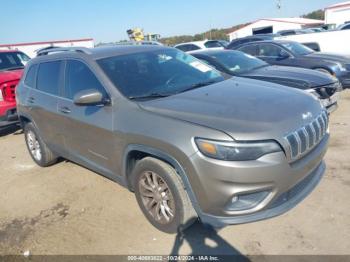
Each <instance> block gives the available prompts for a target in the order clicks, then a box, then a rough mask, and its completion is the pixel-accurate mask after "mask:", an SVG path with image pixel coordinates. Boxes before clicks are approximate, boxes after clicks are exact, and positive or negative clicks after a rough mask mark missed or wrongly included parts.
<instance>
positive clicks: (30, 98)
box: [27, 96, 35, 104]
mask: <svg viewBox="0 0 350 262" xmlns="http://www.w3.org/2000/svg"><path fill="white" fill-rule="evenodd" d="M27 101H28V103H30V104H34V101H35V98H34V97H32V96H30V97H28V99H27Z"/></svg>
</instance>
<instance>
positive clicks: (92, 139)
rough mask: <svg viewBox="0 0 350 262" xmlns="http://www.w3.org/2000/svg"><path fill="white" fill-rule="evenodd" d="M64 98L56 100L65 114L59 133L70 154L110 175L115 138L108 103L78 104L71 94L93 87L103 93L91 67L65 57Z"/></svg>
mask: <svg viewBox="0 0 350 262" xmlns="http://www.w3.org/2000/svg"><path fill="white" fill-rule="evenodd" d="M64 86H65V88H64V98H62V99H60V100H59V101H58V112H59V113H60V114H61V115H64V116H65V125H64V131H63V134H64V136H65V137H66V140H67V147H68V149H69V153H70V158H71V159H72V160H74V161H77V162H80V163H83V164H86V165H88V166H89V167H91V168H93V169H97V170H99V171H101V172H103V173H104V174H108V175H112V174H113V173H114V172H113V167H114V166H115V165H114V163H115V161H113V155H114V152H115V146H114V145H115V142H114V141H115V140H114V134H113V107H112V106H108V105H106V106H98V105H91V106H80V105H79V106H78V105H76V104H74V102H73V100H74V96H75V95H76V94H77V93H78V92H79V91H82V90H85V89H95V90H97V91H99V92H101V93H102V94H103V95H104V96H105V97H107V96H108V94H107V92H106V90H105V88H104V87H103V86H102V84H101V83H100V81H99V80H98V79H97V77H96V76H95V74H94V73H93V71H92V70H91V69H90V68H89V67H88V66H87V65H86V64H85V63H84V62H82V61H79V60H67V61H66V66H65V85H64Z"/></svg>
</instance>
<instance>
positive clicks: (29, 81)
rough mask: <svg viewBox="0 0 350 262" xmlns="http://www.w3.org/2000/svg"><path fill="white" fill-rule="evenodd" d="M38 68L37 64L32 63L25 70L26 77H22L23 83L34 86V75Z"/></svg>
mask: <svg viewBox="0 0 350 262" xmlns="http://www.w3.org/2000/svg"><path fill="white" fill-rule="evenodd" d="M37 68H38V65H32V66H31V67H30V68H29V69H28V72H27V75H26V78H25V79H24V83H25V84H26V85H27V86H29V87H34V86H35V77H36V70H37Z"/></svg>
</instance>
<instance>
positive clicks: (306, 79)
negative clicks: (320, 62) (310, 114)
mask: <svg viewBox="0 0 350 262" xmlns="http://www.w3.org/2000/svg"><path fill="white" fill-rule="evenodd" d="M239 76H242V77H249V78H254V79H259V80H264V81H269V82H273V83H277V84H280V85H285V86H290V87H294V88H299V89H303V90H305V89H310V88H315V87H319V86H325V85H330V84H333V83H334V82H336V81H337V80H336V79H335V78H333V77H332V76H328V75H326V74H323V73H321V72H318V71H315V70H311V69H303V68H297V67H287V66H266V67H262V68H258V69H255V70H251V71H250V72H247V73H242V74H240V75H239Z"/></svg>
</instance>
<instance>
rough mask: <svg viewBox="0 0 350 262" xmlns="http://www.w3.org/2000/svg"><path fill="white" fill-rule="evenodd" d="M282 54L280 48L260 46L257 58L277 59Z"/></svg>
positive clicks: (269, 45)
mask: <svg viewBox="0 0 350 262" xmlns="http://www.w3.org/2000/svg"><path fill="white" fill-rule="evenodd" d="M281 53H282V48H280V47H278V46H275V45H271V44H261V45H259V51H258V56H262V57H274V58H275V57H279V55H280V54H281Z"/></svg>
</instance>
